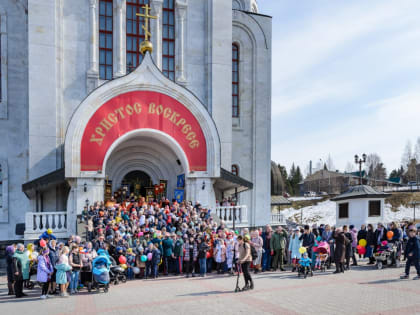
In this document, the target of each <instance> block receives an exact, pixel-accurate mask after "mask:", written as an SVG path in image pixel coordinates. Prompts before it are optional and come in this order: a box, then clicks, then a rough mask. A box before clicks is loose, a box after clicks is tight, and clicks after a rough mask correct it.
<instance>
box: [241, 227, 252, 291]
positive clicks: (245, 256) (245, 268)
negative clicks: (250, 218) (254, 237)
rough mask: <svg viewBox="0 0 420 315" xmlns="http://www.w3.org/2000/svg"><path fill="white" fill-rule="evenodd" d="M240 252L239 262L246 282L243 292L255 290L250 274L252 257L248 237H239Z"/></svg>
mask: <svg viewBox="0 0 420 315" xmlns="http://www.w3.org/2000/svg"><path fill="white" fill-rule="evenodd" d="M238 251H239V259H238V262H239V263H240V264H241V269H242V273H243V275H244V280H245V286H244V287H243V288H242V291H246V290H252V289H254V282H253V281H252V278H251V275H250V273H249V265H250V264H251V261H252V256H251V245H250V244H249V236H248V235H245V236H244V237H243V236H242V235H239V236H238Z"/></svg>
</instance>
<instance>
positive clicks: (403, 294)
mask: <svg viewBox="0 0 420 315" xmlns="http://www.w3.org/2000/svg"><path fill="white" fill-rule="evenodd" d="M402 272H403V269H402V268H399V269H396V268H387V269H383V270H376V269H374V267H372V266H366V265H362V266H360V267H356V268H354V269H353V270H351V271H350V272H346V273H345V274H339V275H334V274H332V271H327V272H326V273H320V272H316V273H315V275H314V277H313V278H307V279H299V278H298V277H297V275H296V274H295V273H293V274H292V273H291V272H283V273H271V272H270V273H262V274H259V275H257V276H255V277H254V279H255V286H256V288H255V290H253V291H248V292H240V293H234V292H233V289H234V287H235V280H236V278H235V277H231V276H217V275H210V276H208V277H207V278H204V279H203V278H189V279H186V278H180V277H162V278H159V279H157V280H135V281H131V282H127V283H126V284H120V285H118V286H112V287H111V288H110V291H109V292H108V293H107V294H105V293H99V294H98V293H91V294H89V293H87V292H85V291H82V292H81V293H80V294H79V295H77V296H72V297H70V298H67V299H63V298H59V297H54V298H51V299H48V300H40V299H39V294H40V290H39V289H35V290H33V291H29V292H28V291H26V292H27V293H29V296H28V297H27V298H24V299H14V298H10V297H8V296H7V295H6V294H7V287H6V284H5V278H4V277H1V278H0V311H1V314H25V313H26V314H44V315H46V314H48V315H50V314H51V315H53V314H59V315H68V314H92V315H93V314H140V313H142V314H144V313H146V314H147V313H152V312H153V313H154V314H165V315H168V314H181V313H182V314H197V313H199V314H219V313H220V314H243V313H254V314H305V313H308V312H310V313H314V314H316V313H322V314H343V313H344V314H345V313H351V314H393V315H394V314H398V313H404V314H420V281H413V280H399V275H400V274H401V273H402ZM414 275H415V274H414V273H413V271H412V274H411V276H414ZM241 280H242V279H241ZM242 284H243V282H242Z"/></svg>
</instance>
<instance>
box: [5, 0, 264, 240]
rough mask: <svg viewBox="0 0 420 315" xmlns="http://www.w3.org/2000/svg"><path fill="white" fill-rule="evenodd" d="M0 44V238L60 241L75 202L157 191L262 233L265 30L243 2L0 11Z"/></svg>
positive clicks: (32, 3) (151, 0)
mask: <svg viewBox="0 0 420 315" xmlns="http://www.w3.org/2000/svg"><path fill="white" fill-rule="evenodd" d="M144 5H150V7H151V12H150V14H151V15H153V16H156V17H157V19H153V20H151V29H150V31H151V36H152V37H151V42H152V44H153V47H154V49H153V53H152V54H149V53H146V55H145V56H143V55H142V54H141V53H139V49H138V48H139V45H140V43H141V42H142V41H144V39H145V33H144V31H143V30H142V27H141V26H142V24H143V22H144V20H143V19H144V18H143V17H141V16H138V15H137V13H139V14H144V13H145V12H144V8H143V6H144ZM0 34H1V35H0V40H1V85H0V86H1V101H0V134H1V136H2V140H3V141H1V142H0V190H1V192H0V240H11V239H21V238H23V237H24V235H23V232H25V233H26V235H27V236H28V237H34V235H37V233H39V231H40V230H42V229H44V228H45V227H47V226H51V227H52V228H53V229H54V230H55V233H56V234H58V235H61V236H65V235H68V234H69V233H72V232H74V227H75V217H76V215H77V214H79V213H80V212H81V211H82V210H83V207H84V206H85V205H86V204H92V203H93V202H94V201H99V200H103V199H104V198H105V195H106V194H113V193H114V192H116V191H119V190H120V189H121V188H122V187H123V188H124V191H126V192H127V193H128V194H129V195H131V194H145V193H150V189H151V188H152V189H153V188H155V187H156V185H159V187H160V185H161V184H163V185H164V192H165V194H166V196H167V197H168V198H169V199H172V198H174V197H175V192H177V197H179V196H181V195H182V196H184V198H185V199H187V200H192V201H194V200H199V201H200V202H201V204H202V205H203V206H206V207H210V208H215V207H216V200H222V199H223V198H228V197H232V196H233V195H234V194H236V196H235V197H237V198H236V203H237V204H239V205H241V206H243V207H244V209H247V211H245V212H244V213H245V214H246V217H247V221H248V222H249V225H263V224H266V223H268V222H269V221H270V152H271V150H270V143H271V135H270V130H271V18H270V17H269V16H266V15H263V14H260V13H258V6H257V2H256V1H255V0H232V1H230V0H208V1H201V0H200V1H195V0H114V1H112V0H72V1H67V0H55V1H51V0H21V1H13V0H3V1H1V2H0ZM180 175H184V177H185V181H184V187H178V181H177V178H178V177H179V176H180ZM244 185H245V186H244ZM148 189H149V190H148ZM180 190H183V191H184V194H180ZM152 193H153V191H152Z"/></svg>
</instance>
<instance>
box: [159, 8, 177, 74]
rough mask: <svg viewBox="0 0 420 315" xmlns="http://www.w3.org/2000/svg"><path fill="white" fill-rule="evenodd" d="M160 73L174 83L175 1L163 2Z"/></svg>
mask: <svg viewBox="0 0 420 315" xmlns="http://www.w3.org/2000/svg"><path fill="white" fill-rule="evenodd" d="M162 44H163V53H162V72H163V74H164V75H165V76H167V77H168V78H169V79H171V80H173V81H175V1H174V0H164V2H163V33H162Z"/></svg>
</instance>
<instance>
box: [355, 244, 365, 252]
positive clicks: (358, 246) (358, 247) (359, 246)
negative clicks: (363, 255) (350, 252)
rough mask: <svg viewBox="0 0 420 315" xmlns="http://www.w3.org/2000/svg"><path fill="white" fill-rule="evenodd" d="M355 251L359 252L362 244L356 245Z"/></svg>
mask: <svg viewBox="0 0 420 315" xmlns="http://www.w3.org/2000/svg"><path fill="white" fill-rule="evenodd" d="M356 248H357V251H358V252H359V253H360V250H361V249H362V248H363V246H362V245H357V247H356Z"/></svg>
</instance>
